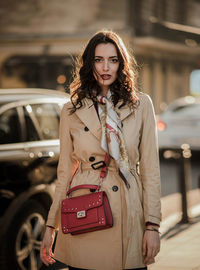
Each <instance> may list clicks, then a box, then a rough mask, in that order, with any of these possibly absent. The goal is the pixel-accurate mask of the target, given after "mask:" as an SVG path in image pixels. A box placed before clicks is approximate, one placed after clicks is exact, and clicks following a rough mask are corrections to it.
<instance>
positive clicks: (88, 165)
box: [79, 159, 137, 172]
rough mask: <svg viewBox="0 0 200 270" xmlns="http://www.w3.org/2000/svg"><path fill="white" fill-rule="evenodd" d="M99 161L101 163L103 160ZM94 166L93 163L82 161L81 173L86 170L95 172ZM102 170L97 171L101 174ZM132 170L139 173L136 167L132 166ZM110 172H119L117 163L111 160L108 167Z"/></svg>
mask: <svg viewBox="0 0 200 270" xmlns="http://www.w3.org/2000/svg"><path fill="white" fill-rule="evenodd" d="M99 161H101V160H99ZM92 164H93V163H89V162H81V161H80V162H79V169H80V171H84V170H93V171H94V169H93V168H92ZM100 170H101V168H99V169H97V170H96V171H97V172H99V171H100ZM130 170H131V171H135V172H137V166H136V165H135V166H131V169H130ZM108 171H118V168H117V166H116V164H115V161H114V160H112V159H111V160H110V163H109V165H108Z"/></svg>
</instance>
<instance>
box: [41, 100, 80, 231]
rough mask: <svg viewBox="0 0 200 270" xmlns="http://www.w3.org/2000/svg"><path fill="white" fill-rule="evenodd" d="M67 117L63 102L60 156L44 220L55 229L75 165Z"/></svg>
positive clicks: (57, 225) (67, 113)
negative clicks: (53, 190) (47, 211)
mask: <svg viewBox="0 0 200 270" xmlns="http://www.w3.org/2000/svg"><path fill="white" fill-rule="evenodd" d="M69 118H70V116H69V112H68V109H67V104H65V105H64V107H63V109H62V112H61V117H60V127H59V137H60V156H59V162H58V168H57V176H58V181H57V183H56V189H55V194H54V199H53V203H52V205H51V208H50V210H49V214H48V219H47V222H46V225H47V226H52V227H54V228H56V229H58V227H59V223H60V202H61V200H63V199H64V198H65V197H66V190H67V188H68V185H69V182H70V180H71V178H72V176H73V173H74V170H75V165H76V162H75V160H73V158H72V153H73V142H72V138H71V135H70V130H69Z"/></svg>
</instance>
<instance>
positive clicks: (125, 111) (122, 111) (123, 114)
mask: <svg viewBox="0 0 200 270" xmlns="http://www.w3.org/2000/svg"><path fill="white" fill-rule="evenodd" d="M121 104H122V102H121V101H119V103H118V104H117V106H116V109H115V110H116V111H117V113H118V115H119V118H120V120H121V121H123V120H124V119H125V118H127V117H128V116H129V115H130V114H131V113H133V109H131V108H129V106H128V105H124V106H123V107H122V108H119V106H120V105H121Z"/></svg>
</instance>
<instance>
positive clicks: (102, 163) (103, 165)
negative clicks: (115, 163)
mask: <svg viewBox="0 0 200 270" xmlns="http://www.w3.org/2000/svg"><path fill="white" fill-rule="evenodd" d="M98 165H99V166H98ZM91 167H92V169H94V170H98V169H100V168H103V167H106V163H105V162H104V161H103V160H101V161H98V162H95V163H93V164H91Z"/></svg>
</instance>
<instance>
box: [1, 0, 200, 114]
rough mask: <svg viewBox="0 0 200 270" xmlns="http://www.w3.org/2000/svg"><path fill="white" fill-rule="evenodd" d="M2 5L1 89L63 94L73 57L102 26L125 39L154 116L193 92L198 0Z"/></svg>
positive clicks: (199, 33) (199, 61) (199, 46)
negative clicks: (60, 92) (49, 91)
mask: <svg viewBox="0 0 200 270" xmlns="http://www.w3.org/2000/svg"><path fill="white" fill-rule="evenodd" d="M0 10H1V11H0V13H1V16H0V71H1V72H0V88H12V87H43V88H50V89H58V90H62V91H64V90H65V89H66V90H67V91H68V89H69V87H68V86H69V83H70V81H71V80H72V74H73V66H74V59H75V57H76V56H77V55H78V54H79V53H80V51H81V50H82V49H83V46H84V44H85V43H86V42H87V40H88V39H89V38H90V37H91V36H92V35H93V34H94V33H95V32H96V31H98V30H100V29H105V28H106V29H112V30H114V31H116V32H117V33H119V34H120V35H121V36H122V38H123V39H124V40H125V42H126V43H127V44H129V48H130V50H131V51H133V53H134V55H135V56H136V59H137V61H138V63H139V66H140V78H139V88H140V89H141V90H142V91H144V92H146V93H148V94H150V96H151V97H152V99H153V102H154V105H155V109H156V113H159V112H160V111H161V110H162V109H163V108H164V107H165V106H166V104H168V103H169V102H171V101H172V100H174V99H176V98H178V97H180V96H185V95H188V94H189V93H190V90H189V80H190V74H191V71H192V70H194V69H198V68H199V67H200V17H199V14H200V1H199V0H168V1H167V0H124V1H121V0H109V1H106V0H81V1H73V0H59V1H53V0H48V1H47V0H37V1H35V0H29V1H26V0H21V1H14V0H9V1H5V0H4V1H1V3H0Z"/></svg>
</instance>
